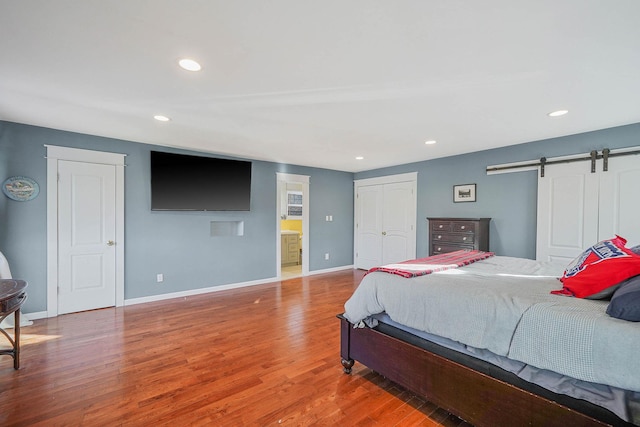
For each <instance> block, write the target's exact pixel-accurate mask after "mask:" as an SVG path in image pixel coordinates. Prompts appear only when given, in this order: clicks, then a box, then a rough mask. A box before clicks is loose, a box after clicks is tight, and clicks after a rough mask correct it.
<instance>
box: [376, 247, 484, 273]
mask: <svg viewBox="0 0 640 427" xmlns="http://www.w3.org/2000/svg"><path fill="white" fill-rule="evenodd" d="M493 255H494V254H493V252H484V251H475V250H461V251H455V252H449V253H446V254H439V255H433V256H430V257H426V258H419V259H414V260H411V261H404V262H401V263H398V264H387V265H383V266H382V267H373V268H372V269H370V270H369V271H367V274H369V273H373V272H374V271H381V272H383V273H391V274H397V275H398V276H402V277H406V278H411V277H417V276H424V275H425V274H431V273H434V272H436V271H443V270H449V269H451V268H458V267H462V266H463V265H469V264H472V263H474V262H476V261H481V260H483V259H487V258H490V257H492V256H493Z"/></svg>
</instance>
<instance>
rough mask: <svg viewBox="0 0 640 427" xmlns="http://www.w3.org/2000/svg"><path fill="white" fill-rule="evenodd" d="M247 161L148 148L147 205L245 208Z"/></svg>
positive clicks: (247, 198)
mask: <svg viewBox="0 0 640 427" xmlns="http://www.w3.org/2000/svg"><path fill="white" fill-rule="evenodd" d="M250 202H251V162H249V161H243V160H231V159H218V158H214V157H200V156H189V155H184V154H173V153H163V152H159V151H151V209H152V210H158V211H162V210H165V211H248V210H249V208H250Z"/></svg>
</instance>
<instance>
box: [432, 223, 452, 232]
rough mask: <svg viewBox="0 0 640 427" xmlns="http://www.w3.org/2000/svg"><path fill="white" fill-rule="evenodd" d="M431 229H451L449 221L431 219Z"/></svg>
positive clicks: (444, 230) (446, 230) (436, 230)
mask: <svg viewBox="0 0 640 427" xmlns="http://www.w3.org/2000/svg"><path fill="white" fill-rule="evenodd" d="M431 230H433V232H434V233H436V232H438V231H440V232H448V231H451V221H432V222H431Z"/></svg>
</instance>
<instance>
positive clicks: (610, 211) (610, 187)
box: [598, 155, 640, 246]
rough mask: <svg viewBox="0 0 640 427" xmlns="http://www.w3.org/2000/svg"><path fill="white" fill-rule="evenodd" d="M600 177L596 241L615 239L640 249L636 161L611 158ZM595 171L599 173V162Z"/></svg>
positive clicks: (639, 177)
mask: <svg viewBox="0 0 640 427" xmlns="http://www.w3.org/2000/svg"><path fill="white" fill-rule="evenodd" d="M608 169H609V170H608V171H607V172H599V175H600V192H599V196H600V203H599V214H600V217H599V222H598V241H600V240H604V239H610V238H612V237H613V236H614V235H616V234H617V235H618V236H621V237H624V238H625V239H627V246H630V245H640V222H639V221H638V213H639V212H640V157H639V156H635V155H628V156H620V157H612V158H610V159H609V167H608ZM598 170H599V171H602V161H601V160H600V161H599V165H598Z"/></svg>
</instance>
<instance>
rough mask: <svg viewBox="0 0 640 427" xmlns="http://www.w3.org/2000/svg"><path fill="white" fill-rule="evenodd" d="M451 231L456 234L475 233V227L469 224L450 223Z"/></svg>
mask: <svg viewBox="0 0 640 427" xmlns="http://www.w3.org/2000/svg"><path fill="white" fill-rule="evenodd" d="M451 231H454V232H456V233H474V232H475V231H476V225H475V224H474V223H471V222H461V221H460V222H452V223H451Z"/></svg>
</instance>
